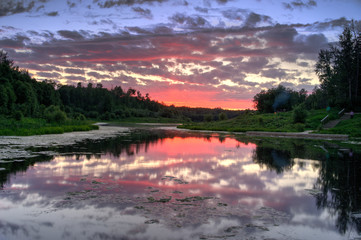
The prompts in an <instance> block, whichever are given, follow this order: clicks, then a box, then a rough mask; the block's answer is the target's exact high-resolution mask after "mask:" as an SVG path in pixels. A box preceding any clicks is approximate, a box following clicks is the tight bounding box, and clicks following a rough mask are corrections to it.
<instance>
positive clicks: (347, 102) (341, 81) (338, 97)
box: [253, 22, 361, 113]
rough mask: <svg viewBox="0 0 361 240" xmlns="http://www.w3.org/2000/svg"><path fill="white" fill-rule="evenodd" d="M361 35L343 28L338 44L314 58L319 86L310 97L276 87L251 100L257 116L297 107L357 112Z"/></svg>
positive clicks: (351, 28)
mask: <svg viewBox="0 0 361 240" xmlns="http://www.w3.org/2000/svg"><path fill="white" fill-rule="evenodd" d="M360 58H361V32H360V29H357V26H356V23H355V22H351V24H349V25H347V26H345V27H344V30H343V33H342V34H341V35H339V41H338V43H336V44H333V45H330V46H329V49H322V50H320V52H319V54H318V61H317V63H316V66H315V72H316V74H317V76H318V78H319V80H320V86H319V87H315V88H314V90H313V92H312V93H311V94H307V92H306V91H305V90H304V89H301V90H300V91H298V92H297V91H294V90H292V89H289V88H285V87H284V86H282V85H280V86H278V87H276V88H271V89H268V90H267V91H266V90H262V91H261V92H260V93H258V94H256V95H255V96H254V98H253V102H254V104H255V108H256V109H257V110H258V111H259V112H261V113H272V112H277V111H290V110H292V109H295V108H296V107H297V106H300V105H301V106H300V107H303V108H305V109H308V110H310V109H321V108H327V107H337V108H346V109H348V110H354V111H355V110H357V111H361V96H360V95H361V72H360V68H361V61H360Z"/></svg>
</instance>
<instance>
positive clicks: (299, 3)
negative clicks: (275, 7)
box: [282, 0, 317, 10]
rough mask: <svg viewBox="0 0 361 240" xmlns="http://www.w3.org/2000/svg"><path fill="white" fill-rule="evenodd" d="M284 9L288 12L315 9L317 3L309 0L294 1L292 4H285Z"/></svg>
mask: <svg viewBox="0 0 361 240" xmlns="http://www.w3.org/2000/svg"><path fill="white" fill-rule="evenodd" d="M282 4H283V7H284V8H285V9H288V10H294V9H303V8H313V7H316V6H317V2H316V1H314V0H309V1H308V2H306V1H302V0H296V1H292V2H290V3H287V2H283V3H282Z"/></svg>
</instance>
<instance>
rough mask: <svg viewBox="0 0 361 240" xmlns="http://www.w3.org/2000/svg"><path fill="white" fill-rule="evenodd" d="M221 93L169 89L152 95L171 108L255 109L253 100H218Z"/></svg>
mask: <svg viewBox="0 0 361 240" xmlns="http://www.w3.org/2000/svg"><path fill="white" fill-rule="evenodd" d="M217 94H219V92H215V91H214V92H211V91H185V90H179V89H174V88H173V89H169V90H167V91H163V92H156V93H152V94H151V96H152V99H154V100H157V101H159V102H163V103H164V104H166V105H168V106H170V105H174V106H176V107H192V108H197V107H201V108H222V109H229V110H245V109H254V103H253V101H252V99H240V100H234V99H217Z"/></svg>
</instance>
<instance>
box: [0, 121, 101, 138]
mask: <svg viewBox="0 0 361 240" xmlns="http://www.w3.org/2000/svg"><path fill="white" fill-rule="evenodd" d="M95 129H99V127H98V126H95V125H92V124H91V122H89V121H76V120H67V121H66V122H64V123H48V122H47V121H46V120H45V119H41V118H23V119H22V120H20V121H16V120H15V119H13V118H6V117H3V116H0V136H31V135H43V134H61V133H65V132H74V131H90V130H95Z"/></svg>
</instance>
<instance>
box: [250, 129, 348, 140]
mask: <svg viewBox="0 0 361 240" xmlns="http://www.w3.org/2000/svg"><path fill="white" fill-rule="evenodd" d="M245 134H246V135H247V136H252V137H253V136H257V137H259V136H261V137H285V138H302V139H317V140H338V141H345V140H349V136H348V135H346V134H319V133H309V132H298V133H297V132H261V131H259V132H258V131H247V132H245Z"/></svg>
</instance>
